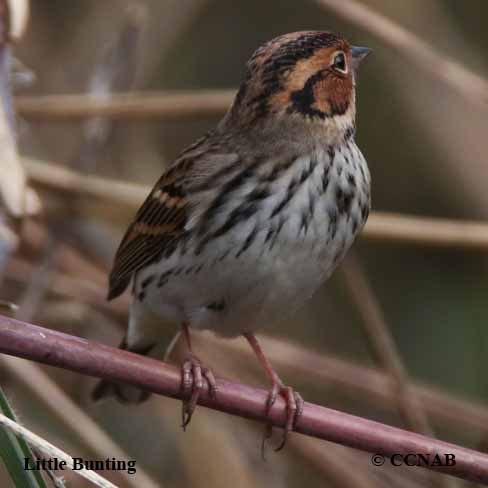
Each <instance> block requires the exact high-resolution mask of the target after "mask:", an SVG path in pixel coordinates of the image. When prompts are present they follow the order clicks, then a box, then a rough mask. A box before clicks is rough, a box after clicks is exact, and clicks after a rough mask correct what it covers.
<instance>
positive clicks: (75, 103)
mask: <svg viewBox="0 0 488 488" xmlns="http://www.w3.org/2000/svg"><path fill="white" fill-rule="evenodd" d="M235 93H236V90H235V89H230V90H197V91H174V92H171V91H169V92H155V93H151V92H144V93H134V94H128V93H118V94H117V93H112V94H111V95H110V96H109V97H108V96H103V97H101V96H96V95H43V96H21V97H17V98H16V109H17V111H18V113H19V114H20V115H22V116H24V117H27V118H50V119H60V120H63V119H73V118H75V119H76V118H79V119H84V118H86V117H94V116H104V117H111V118H130V119H135V118H147V117H165V118H175V117H189V116H191V117H195V116H200V115H221V114H222V113H224V112H225V111H226V110H227V109H228V108H229V107H230V104H231V103H232V100H233V98H234V95H235Z"/></svg>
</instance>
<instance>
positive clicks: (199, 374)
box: [181, 323, 217, 430]
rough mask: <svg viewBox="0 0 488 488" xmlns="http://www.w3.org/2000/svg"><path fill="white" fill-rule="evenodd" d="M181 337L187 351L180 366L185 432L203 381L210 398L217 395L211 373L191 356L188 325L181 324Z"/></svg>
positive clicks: (213, 377)
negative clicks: (205, 382)
mask: <svg viewBox="0 0 488 488" xmlns="http://www.w3.org/2000/svg"><path fill="white" fill-rule="evenodd" d="M182 329H183V336H184V338H185V342H186V346H187V349H188V352H187V355H186V359H185V360H184V361H183V363H182V365H181V390H182V392H183V396H184V397H185V400H183V406H182V412H181V413H182V427H183V430H185V428H186V426H187V425H188V424H189V423H190V420H191V417H192V415H193V412H194V411H195V407H196V406H197V402H198V397H199V396H200V392H201V391H202V389H203V379H204V378H205V379H206V380H207V383H208V391H209V393H210V396H211V397H212V398H215V397H216V395H217V383H216V382H215V376H214V375H213V373H212V371H211V370H210V369H209V368H207V367H205V366H202V363H201V361H200V360H199V359H198V358H197V357H196V356H195V355H194V354H193V350H192V347H191V340H190V330H189V327H188V324H186V323H183V324H182Z"/></svg>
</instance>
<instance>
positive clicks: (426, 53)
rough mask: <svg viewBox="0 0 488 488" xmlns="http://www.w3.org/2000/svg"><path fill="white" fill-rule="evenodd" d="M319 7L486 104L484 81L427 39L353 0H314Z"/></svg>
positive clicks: (485, 85) (464, 95)
mask: <svg viewBox="0 0 488 488" xmlns="http://www.w3.org/2000/svg"><path fill="white" fill-rule="evenodd" d="M315 1H316V3H318V4H319V5H320V6H322V7H323V8H325V9H327V10H332V11H333V12H334V13H335V14H337V15H338V16H339V17H342V18H343V19H345V20H347V21H348V22H351V23H353V24H355V25H357V26H359V27H360V28H361V29H364V30H365V31H367V32H369V33H370V34H371V35H373V36H375V37H378V38H379V39H381V40H382V41H383V42H384V43H385V44H387V45H388V47H392V48H393V49H395V50H396V51H397V52H398V53H399V54H401V55H402V56H404V57H405V58H408V59H409V60H410V61H411V62H412V63H415V64H416V65H417V66H418V67H419V68H422V69H423V70H425V71H426V72H427V73H429V74H430V75H432V76H434V77H436V78H438V79H440V80H441V81H443V82H444V83H446V84H447V85H449V86H451V87H452V88H454V89H455V90H456V91H457V92H458V94H459V95H461V96H463V97H464V98H466V99H468V100H470V101H471V102H473V103H475V104H476V105H477V106H479V104H487V103H488V81H487V80H486V79H484V78H483V77H482V76H480V75H478V74H476V73H474V72H473V71H471V70H469V69H468V68H467V67H466V66H464V65H463V64H461V63H460V62H458V61H456V60H454V59H451V58H449V57H447V56H444V55H443V54H442V53H441V52H439V51H437V50H436V49H435V48H434V47H432V46H431V45H430V44H429V43H428V42H427V41H424V40H423V39H421V38H420V37H418V36H417V35H415V34H414V33H413V32H411V31H409V30H407V29H406V28H405V27H403V26H401V25H399V24H397V23H396V22H394V21H393V20H390V19H388V18H387V17H385V16H384V15H382V14H380V13H379V12H376V11H375V10H373V9H372V8H370V7H368V6H367V5H365V4H364V3H359V2H358V1H357V0H315Z"/></svg>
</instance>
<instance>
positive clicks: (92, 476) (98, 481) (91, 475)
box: [0, 413, 117, 488]
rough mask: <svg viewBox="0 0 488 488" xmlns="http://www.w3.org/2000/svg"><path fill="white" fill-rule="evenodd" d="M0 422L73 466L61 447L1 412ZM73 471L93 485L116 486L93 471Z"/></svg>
mask: <svg viewBox="0 0 488 488" xmlns="http://www.w3.org/2000/svg"><path fill="white" fill-rule="evenodd" d="M0 424H1V425H2V426H3V427H4V428H6V429H8V430H10V431H11V432H13V433H14V434H16V435H18V436H19V437H22V439H24V440H25V441H26V442H28V443H29V444H31V445H32V446H34V447H36V448H37V449H39V450H40V451H42V452H43V453H45V454H47V455H48V456H49V457H50V458H55V459H59V461H60V462H61V461H64V462H65V463H66V466H68V467H70V468H72V469H73V468H74V467H75V461H74V459H73V458H72V457H71V456H70V455H68V454H66V453H65V452H64V451H61V449H59V448H57V447H56V446H53V445H52V444H50V443H49V442H47V441H46V440H45V439H43V438H42V437H39V436H38V435H37V434H34V433H33V432H31V431H30V430H28V429H26V428H25V427H22V426H21V425H19V424H18V423H17V422H14V421H13V420H10V419H9V418H8V417H6V416H5V415H3V414H2V413H0ZM75 472H76V473H78V474H79V475H80V476H83V477H84V478H86V479H87V480H88V481H91V482H92V483H93V484H94V485H96V486H100V487H101V488H117V487H116V486H115V485H114V484H112V483H110V481H108V480H106V479H105V478H102V477H101V476H100V475H98V474H97V473H95V472H94V471H90V470H88V469H86V468H81V467H79V466H76V471H75Z"/></svg>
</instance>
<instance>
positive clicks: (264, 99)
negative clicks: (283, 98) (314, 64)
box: [250, 32, 339, 116]
mask: <svg viewBox="0 0 488 488" xmlns="http://www.w3.org/2000/svg"><path fill="white" fill-rule="evenodd" d="M271 42H273V41H271ZM337 42H339V39H338V38H337V37H336V36H335V35H334V34H330V33H327V32H308V33H306V34H303V35H302V36H300V37H298V38H297V39H293V40H290V41H288V42H286V43H285V44H283V45H281V46H280V47H279V48H278V49H276V51H275V52H274V53H273V54H272V55H271V56H270V57H269V58H268V59H267V60H266V61H265V62H264V64H263V68H262V73H261V82H262V85H263V89H262V92H261V93H260V94H259V95H257V96H256V97H254V98H253V99H252V100H251V102H250V103H251V104H252V105H254V109H255V111H256V113H257V114H258V116H262V115H264V114H266V113H267V112H268V102H269V99H270V97H271V96H272V95H274V94H275V93H277V92H279V91H281V90H283V89H284V87H283V78H284V74H285V73H286V72H289V71H290V70H292V69H293V67H294V66H295V65H296V64H297V63H298V62H299V61H302V60H305V59H309V58H311V57H312V56H313V55H314V54H315V52H316V51H318V50H319V49H322V48H324V47H328V46H331V45H333V44H335V43H337ZM260 52H262V51H261V50H258V51H257V53H256V55H258V54H260ZM253 59H254V57H253ZM253 59H251V62H250V65H251V66H252V63H253Z"/></svg>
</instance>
